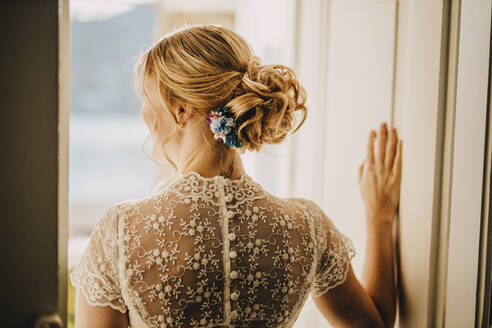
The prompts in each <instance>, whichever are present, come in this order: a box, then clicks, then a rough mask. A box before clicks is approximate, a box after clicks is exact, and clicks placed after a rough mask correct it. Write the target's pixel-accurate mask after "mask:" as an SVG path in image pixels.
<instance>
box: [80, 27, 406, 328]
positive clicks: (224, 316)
mask: <svg viewBox="0 0 492 328" xmlns="http://www.w3.org/2000/svg"><path fill="white" fill-rule="evenodd" d="M137 77H138V78H137V79H136V81H137V82H139V83H138V84H137V86H138V91H139V94H142V95H143V97H142V99H143V106H142V110H141V116H142V118H143V120H144V122H145V123H146V124H147V126H148V127H149V130H150V133H151V136H152V139H153V141H154V145H155V147H154V149H153V156H154V157H155V158H157V160H158V161H159V162H161V161H164V162H167V163H169V164H171V165H172V166H173V168H174V169H175V171H176V174H174V175H172V176H171V178H170V179H168V180H167V181H166V183H165V184H164V185H162V186H160V187H159V189H158V190H156V192H155V193H154V194H153V195H152V196H150V197H148V198H145V199H138V200H129V201H124V202H121V203H118V204H115V205H114V206H112V207H111V208H109V209H108V211H107V212H106V214H105V215H104V216H103V217H102V218H101V220H100V221H99V222H98V224H97V225H96V227H95V229H94V231H93V232H92V234H91V238H90V242H89V245H88V247H87V249H86V250H85V253H84V255H83V258H82V260H81V262H80V264H79V266H78V267H77V268H76V269H75V270H74V271H73V272H72V274H71V279H72V282H73V284H74V285H75V286H77V287H78V289H79V290H81V292H79V293H78V296H77V308H76V326H77V327H78V328H81V327H91V328H94V327H127V326H129V325H131V326H132V327H291V326H292V325H293V324H294V322H295V320H296V318H297V316H298V314H299V312H300V311H301V308H302V306H303V304H304V302H305V300H306V298H307V296H308V295H309V293H310V294H311V295H312V296H313V299H314V301H315V303H316V304H317V306H318V308H319V309H320V311H321V312H322V313H323V315H324V316H325V317H326V319H327V320H328V321H329V322H330V323H332V324H333V325H334V326H336V327H339V326H340V327H392V326H393V324H394V320H395V302H396V295H395V285H396V282H395V278H394V275H393V270H394V263H393V250H392V237H391V225H392V222H393V219H394V216H395V214H396V210H397V207H398V202H399V189H400V171H401V149H402V143H401V140H400V141H398V138H397V133H396V130H395V129H394V128H392V129H391V130H390V131H388V128H387V126H386V124H384V123H383V124H381V128H380V132H379V137H378V151H377V154H376V155H375V154H374V140H375V138H376V133H375V131H371V133H370V135H369V142H368V148H367V157H366V159H365V160H364V162H363V163H362V164H361V165H360V167H359V182H360V187H361V193H362V197H363V199H364V202H365V209H366V214H367V227H368V238H367V256H366V261H365V265H364V275H363V278H364V279H363V280H364V286H362V285H361V283H360V282H359V281H358V280H357V278H356V277H355V275H354V273H353V271H352V266H351V263H350V261H351V259H352V257H353V256H354V255H355V249H354V247H353V244H352V242H351V240H350V239H349V238H348V237H346V236H345V235H344V234H342V233H341V232H340V231H338V230H337V228H336V227H335V225H334V224H333V222H332V221H331V219H330V218H329V217H328V216H327V215H326V214H325V213H324V212H323V211H322V210H321V209H320V207H319V206H318V205H317V204H315V203H314V202H313V201H311V200H307V199H304V198H278V197H275V196H274V195H272V194H270V193H268V192H267V191H266V190H265V189H263V188H262V186H261V185H260V184H259V183H257V182H256V181H254V180H253V179H252V178H251V177H250V176H249V175H248V174H247V173H246V172H245V171H244V168H243V165H242V163H241V158H240V156H239V154H240V153H243V152H244V151H246V150H256V151H258V150H259V149H260V148H261V146H262V145H263V144H265V143H268V144H276V143H279V142H281V141H282V140H284V138H285V137H286V135H287V133H288V132H290V131H292V130H293V128H294V122H295V116H294V113H295V112H296V111H299V112H300V113H301V114H302V115H303V117H302V121H301V122H300V124H298V125H297V127H296V128H295V129H294V132H295V131H297V129H298V128H299V127H300V126H301V125H302V123H303V122H304V120H305V117H306V113H307V109H306V107H305V106H304V103H305V91H304V89H303V87H302V86H301V85H300V84H299V82H298V81H297V79H296V76H295V74H294V72H293V71H292V70H291V69H290V68H288V67H285V66H282V65H266V66H263V65H261V64H260V63H259V59H258V57H255V56H254V55H253V53H252V51H251V49H250V47H249V46H248V44H247V43H246V42H245V41H244V40H243V39H242V38H241V37H240V36H239V35H237V34H236V33H235V32H233V31H231V30H229V29H226V28H223V27H218V26H213V25H195V26H188V27H186V28H183V29H181V30H177V31H175V32H173V33H172V34H169V35H167V36H166V37H165V38H163V39H161V40H160V41H159V42H157V43H156V44H155V45H154V46H152V47H151V48H150V49H149V50H148V51H146V52H145V53H144V54H142V55H141V56H140V57H139V59H138V62H137Z"/></svg>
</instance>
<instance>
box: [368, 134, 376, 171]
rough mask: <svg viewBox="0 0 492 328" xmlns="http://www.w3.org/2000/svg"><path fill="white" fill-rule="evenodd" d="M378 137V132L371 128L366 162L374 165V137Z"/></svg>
mask: <svg viewBox="0 0 492 328" xmlns="http://www.w3.org/2000/svg"><path fill="white" fill-rule="evenodd" d="M375 138H376V132H375V131H374V130H371V132H370V133H369V141H368V143H367V156H366V164H367V165H369V166H372V165H374V164H375V163H374V139H375Z"/></svg>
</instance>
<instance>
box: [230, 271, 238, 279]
mask: <svg viewBox="0 0 492 328" xmlns="http://www.w3.org/2000/svg"><path fill="white" fill-rule="evenodd" d="M231 278H232V279H236V278H237V271H231Z"/></svg>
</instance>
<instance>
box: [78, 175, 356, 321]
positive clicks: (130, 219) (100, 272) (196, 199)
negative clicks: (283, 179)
mask: <svg viewBox="0 0 492 328" xmlns="http://www.w3.org/2000/svg"><path fill="white" fill-rule="evenodd" d="M354 255H355V249H354V247H353V244H352V242H351V241H350V239H348V238H347V237H346V236H345V235H343V234H342V233H340V232H339V231H338V230H337V229H336V227H335V226H334V225H333V222H332V221H331V220H330V219H329V218H328V217H327V216H326V214H325V213H324V212H323V211H322V210H321V209H320V208H319V207H318V206H317V205H316V204H315V203H314V202H312V201H309V200H306V199H302V198H277V197H275V196H273V195H271V194H269V193H268V192H267V191H266V190H264V189H263V188H262V186H261V185H260V184H258V183H257V182H256V181H254V180H253V179H252V178H251V177H250V176H249V175H247V174H244V175H243V176H242V177H241V178H240V179H228V178H224V177H222V176H220V175H218V176H214V177H212V178H205V177H203V176H201V175H200V174H198V173H196V172H188V173H185V174H182V175H178V176H176V177H174V178H173V179H172V180H171V181H170V182H168V184H167V185H166V186H164V187H163V188H162V189H161V190H160V191H158V192H156V193H155V194H154V195H153V196H152V197H149V198H146V199H141V200H132V201H126V202H122V203H118V204H116V205H115V206H113V207H111V208H110V209H109V210H108V212H107V213H106V215H105V216H104V217H103V218H102V219H101V220H100V221H99V223H98V225H97V226H96V228H95V229H94V231H93V233H92V235H91V240H90V243H89V247H88V248H87V249H86V252H85V253H84V256H83V259H82V261H81V263H80V265H79V266H78V267H77V268H76V269H75V270H74V272H73V273H72V275H71V278H72V282H73V283H74V285H77V286H81V287H83V288H82V289H83V290H84V292H85V293H86V295H87V296H88V297H87V299H88V301H89V302H90V303H91V304H93V305H95V304H98V305H110V306H112V307H113V308H115V309H118V310H120V311H121V312H125V311H126V310H128V311H129V316H130V321H131V324H132V327H221V326H222V327H290V326H292V325H293V324H294V322H295V320H296V318H297V316H298V314H299V312H300V310H301V308H302V306H303V304H304V302H305V300H306V297H307V296H308V294H309V293H310V292H311V293H313V294H314V295H319V294H321V293H323V292H325V291H326V290H327V289H330V288H333V287H335V286H336V285H338V284H340V283H341V282H343V281H344V279H345V277H346V274H347V268H348V264H349V262H350V259H351V258H352V257H353V256H354Z"/></svg>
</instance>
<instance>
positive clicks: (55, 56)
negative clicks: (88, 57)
mask: <svg viewBox="0 0 492 328" xmlns="http://www.w3.org/2000/svg"><path fill="white" fill-rule="evenodd" d="M60 3H61V4H62V8H61V9H62V10H61V11H60V15H61V16H63V17H65V21H67V19H68V11H67V10H66V9H67V6H66V5H67V2H66V1H60ZM58 24H59V1H56V0H49V1H48V0H47V1H3V2H2V4H1V9H0V31H1V32H0V33H1V39H2V43H3V44H4V45H6V47H4V48H2V51H1V52H0V62H2V74H1V75H0V76H1V77H0V81H1V82H0V86H1V90H2V111H1V113H2V114H1V115H2V119H0V122H1V127H2V128H1V129H0V131H1V132H0V133H1V136H0V139H1V140H2V155H1V157H2V161H1V163H2V164H1V165H2V169H1V172H2V173H1V174H2V178H1V181H2V197H1V201H0V202H1V205H0V208H1V209H2V216H3V222H2V225H3V227H2V229H1V230H0V240H1V247H0V262H1V263H2V265H1V267H2V269H1V270H0V291H1V294H0V295H1V300H2V302H1V306H0V308H1V310H0V318H1V319H0V326H2V327H33V326H34V321H35V320H36V318H37V317H38V316H39V315H41V314H45V313H47V314H51V313H58V314H59V316H60V317H61V318H63V319H64V318H65V314H64V311H65V307H66V275H65V272H66V260H65V258H66V253H65V250H66V224H67V213H66V208H67V207H66V197H65V198H61V200H60V199H59V195H66V193H67V188H66V186H67V175H66V162H67V159H68V153H67V152H66V143H65V141H66V139H64V138H67V136H68V134H62V135H60V134H59V132H60V133H61V132H63V131H59V127H60V126H59V119H60V116H59V115H60V112H61V111H64V112H65V113H67V110H68V108H67V101H66V100H67V99H68V98H66V97H67V96H65V95H68V93H66V92H65V95H64V96H62V98H63V99H62V100H61V99H60V98H59V92H60V91H61V90H65V91H67V89H65V88H66V86H62V87H61V86H60V76H61V75H62V74H61V72H62V71H61V67H62V66H63V65H64V63H65V64H66V61H65V60H68V58H67V57H65V58H64V59H63V60H62V61H60V59H59V45H60V44H63V45H65V46H66V41H67V40H68V39H67V38H66V36H67V34H63V33H62V38H63V40H62V42H60V43H59V34H58V32H59V26H58ZM63 73H64V74H65V73H66V72H65V71H63ZM67 80H68V79H67V78H66V76H65V78H64V79H63V81H65V82H66V81H67ZM62 117H63V115H62ZM62 119H64V120H66V118H65V117H63V118H62ZM65 123H67V121H65ZM65 128H66V125H65V126H64V127H63V126H61V129H62V130H63V129H65ZM65 131H66V130H65ZM59 142H60V146H62V148H60V149H59ZM62 165H65V170H64V169H63V168H62V167H61V166H62ZM60 201H61V202H62V203H61V202H60ZM59 236H62V237H61V238H60V237H59ZM59 250H61V251H60V252H59Z"/></svg>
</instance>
